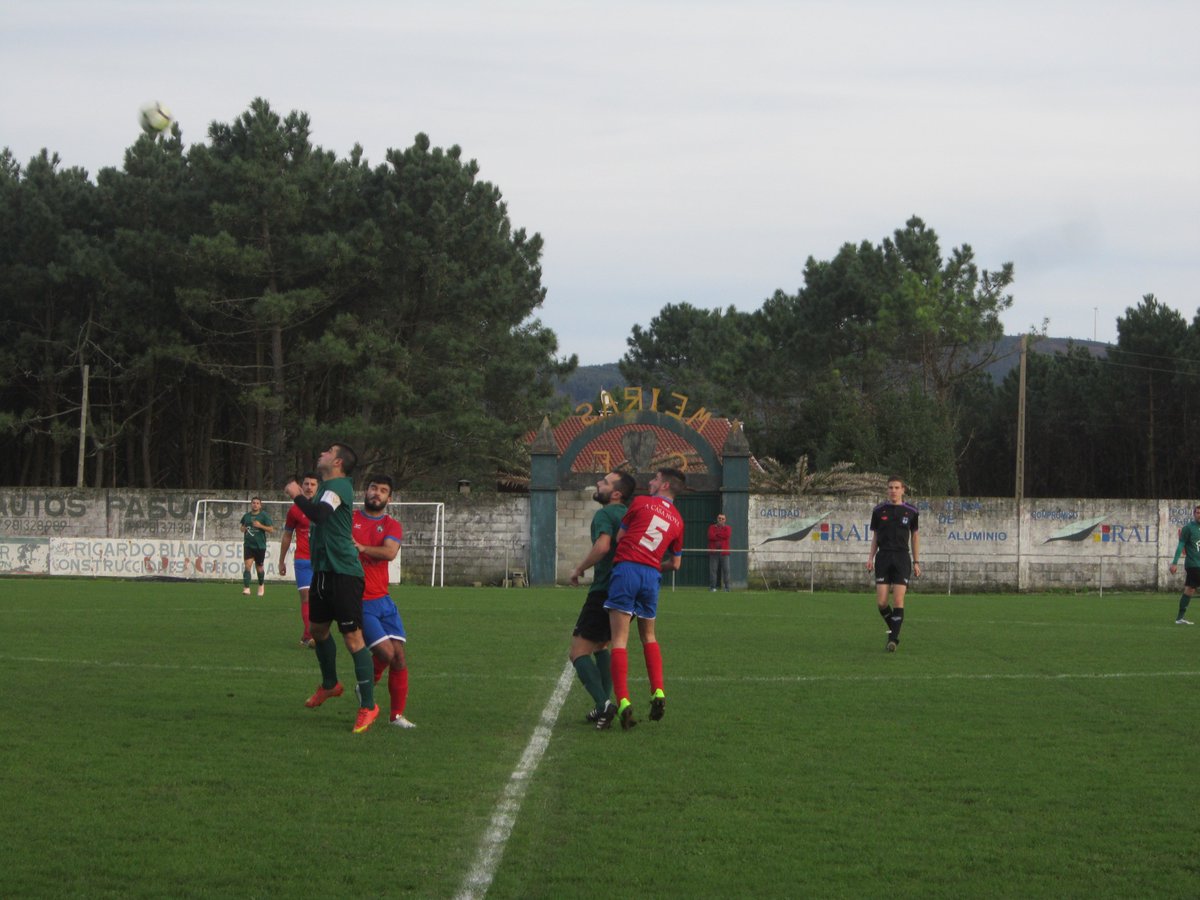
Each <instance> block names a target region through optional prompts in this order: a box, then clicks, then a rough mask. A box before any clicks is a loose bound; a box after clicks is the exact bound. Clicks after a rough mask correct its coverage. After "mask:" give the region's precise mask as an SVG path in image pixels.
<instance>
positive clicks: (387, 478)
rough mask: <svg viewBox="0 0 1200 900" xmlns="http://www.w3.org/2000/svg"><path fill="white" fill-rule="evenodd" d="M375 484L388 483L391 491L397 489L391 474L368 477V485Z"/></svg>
mask: <svg viewBox="0 0 1200 900" xmlns="http://www.w3.org/2000/svg"><path fill="white" fill-rule="evenodd" d="M373 484H386V485H387V488H388V490H389V491H391V490H395V487H396V486H395V485H394V484H393V483H392V476H391V475H372V476H371V477H370V478H368V479H367V487H370V486H371V485H373Z"/></svg>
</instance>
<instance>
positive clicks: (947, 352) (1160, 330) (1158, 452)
mask: <svg viewBox="0 0 1200 900" xmlns="http://www.w3.org/2000/svg"><path fill="white" fill-rule="evenodd" d="M1013 279H1014V269H1013V265H1012V264H1011V263H1003V264H1001V265H1000V266H998V267H996V268H995V270H993V271H988V270H986V269H980V268H979V266H978V264H977V263H976V261H975V255H974V251H973V250H972V249H971V247H970V246H968V245H963V246H962V247H956V248H953V249H952V250H951V251H950V252H949V254H947V255H946V256H944V257H943V254H942V251H941V248H940V245H939V240H938V237H937V234H936V232H934V231H933V230H932V229H931V228H929V227H927V226H926V224H925V223H924V222H923V221H922V220H921V219H920V218H917V217H913V218H911V219H910V220H909V221H908V222H906V223H905V225H904V227H903V228H900V229H897V230H896V231H895V232H894V233H893V234H892V235H891V236H890V237H888V238H885V239H884V240H882V241H881V242H879V243H878V244H875V243H871V242H867V241H864V242H862V243H859V244H849V243H848V244H845V245H844V246H843V247H842V248H841V249H840V250H839V251H838V253H837V254H836V255H835V256H834V257H833V258H832V259H830V260H816V259H813V258H811V257H810V258H809V259H808V261H807V263H806V265H805V269H804V283H803V286H802V287H801V288H800V289H799V290H798V291H797V292H796V293H794V294H788V293H785V292H783V291H777V292H776V293H775V294H774V296H772V297H770V298H769V299H767V300H766V301H765V302H764V303H763V304H762V306H761V307H760V308H758V309H756V310H753V311H751V312H741V311H738V310H737V309H735V308H733V307H729V308H728V309H723V310H722V309H699V308H696V307H694V306H691V305H690V304H687V303H677V304H669V305H667V306H665V307H664V308H663V309H662V310H661V311H660V312H659V314H658V315H657V316H656V317H655V318H654V319H653V320H652V322H651V323H650V325H649V327H648V328H646V329H642V328H640V327H638V326H635V327H634V329H633V332H632V335H631V336H630V337H629V339H628V342H627V343H628V351H627V352H626V354H625V355H624V357H623V358H622V359H621V361H620V367H621V372H622V374H623V375H624V377H625V378H626V380H627V381H628V382H629V383H633V384H639V383H644V384H656V385H663V386H664V387H670V388H671V389H673V390H677V391H679V392H681V393H685V394H689V395H690V396H693V397H697V398H703V400H704V402H705V403H706V405H707V406H708V407H709V408H715V409H717V410H719V411H720V412H721V413H723V414H725V415H728V416H731V417H734V418H738V419H741V420H742V421H743V422H744V426H745V429H746V433H747V436H748V438H749V440H750V446H751V447H752V448H753V450H754V452H755V453H756V454H758V455H760V456H765V457H771V458H772V460H773V461H777V462H778V463H780V464H784V465H785V466H786V465H790V464H795V463H802V464H803V466H804V467H805V468H806V469H807V468H809V467H811V468H812V469H813V470H816V471H832V470H834V469H835V468H836V467H838V466H839V464H842V463H852V464H853V466H854V468H855V469H856V470H858V471H873V472H888V473H896V474H899V475H902V476H903V477H905V478H906V480H907V481H909V482H910V484H911V485H912V486H913V488H914V489H915V490H916V491H917V492H919V493H921V494H925V495H926V496H931V495H932V496H956V495H966V496H1013V495H1014V492H1015V489H1016V468H1017V466H1016V460H1017V440H1018V438H1017V433H1018V413H1019V407H1020V396H1019V395H1020V390H1019V381H1020V378H1019V368H1017V367H1014V368H1013V369H1012V370H1011V371H1010V372H1009V373H1008V374H1007V375H1006V376H1005V377H1004V379H1003V380H1002V381H1001V382H1000V383H996V382H995V381H994V380H993V379H992V377H991V376H990V375H988V374H987V372H986V369H987V367H988V366H989V365H990V364H991V363H993V362H994V361H995V360H996V354H997V352H998V349H997V348H998V343H999V341H1000V339H1001V337H1002V336H1003V330H1002V323H1001V321H1000V314H1001V313H1002V312H1003V311H1005V310H1007V309H1008V308H1009V307H1010V306H1011V304H1012V297H1011V295H1010V294H1009V293H1008V290H1009V288H1010V286H1011V285H1012V283H1013ZM1031 331H1033V330H1032V329H1031ZM1117 334H1118V338H1117V342H1116V344H1115V346H1111V347H1109V348H1108V351H1107V355H1106V357H1097V356H1094V355H1093V354H1092V353H1090V352H1089V351H1088V350H1087V349H1086V348H1084V347H1081V346H1077V345H1071V346H1069V347H1068V349H1067V351H1066V352H1062V353H1052V354H1051V353H1039V352H1037V349H1038V344H1037V337H1038V335H1037V334H1036V333H1034V334H1032V335H1031V340H1030V342H1029V347H1030V352H1029V353H1028V356H1027V366H1026V389H1025V466H1024V476H1025V480H1024V494H1025V496H1030V497H1129V498H1138V497H1191V496H1197V495H1198V494H1200V472H1198V471H1197V467H1196V465H1195V464H1194V462H1193V461H1192V460H1191V458H1190V454H1189V453H1188V447H1189V446H1195V444H1196V440H1197V438H1200V423H1198V422H1197V416H1196V413H1195V412H1194V411H1193V410H1192V405H1193V401H1192V398H1193V397H1195V396H1197V393H1198V392H1197V388H1198V387H1200V316H1198V317H1197V318H1195V319H1193V321H1192V322H1191V323H1188V322H1187V321H1185V320H1184V318H1183V317H1182V316H1180V315H1179V314H1178V313H1177V312H1175V311H1174V310H1172V309H1170V308H1169V307H1166V306H1164V305H1163V304H1161V303H1160V302H1159V301H1158V300H1157V298H1155V297H1154V296H1153V295H1150V294H1148V295H1145V296H1144V297H1142V299H1141V301H1140V302H1139V303H1138V304H1137V305H1136V306H1133V307H1130V308H1128V309H1127V310H1126V311H1125V314H1124V315H1122V316H1121V317H1120V318H1119V319H1118V320H1117Z"/></svg>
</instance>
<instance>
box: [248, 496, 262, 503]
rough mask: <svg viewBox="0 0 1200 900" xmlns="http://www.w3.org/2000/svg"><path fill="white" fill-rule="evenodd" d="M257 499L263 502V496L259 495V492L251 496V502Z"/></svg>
mask: <svg viewBox="0 0 1200 900" xmlns="http://www.w3.org/2000/svg"><path fill="white" fill-rule="evenodd" d="M255 500H257V501H258V502H259V503H262V497H259V496H258V495H257V494H256V495H255V496H253V497H251V498H250V502H251V503H253V502H254V501H255Z"/></svg>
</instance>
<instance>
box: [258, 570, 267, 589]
mask: <svg viewBox="0 0 1200 900" xmlns="http://www.w3.org/2000/svg"><path fill="white" fill-rule="evenodd" d="M266 577H267V573H266V571H264V570H259V573H258V586H259V587H262V586H263V581H265V580H266Z"/></svg>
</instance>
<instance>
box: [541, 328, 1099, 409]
mask: <svg viewBox="0 0 1200 900" xmlns="http://www.w3.org/2000/svg"><path fill="white" fill-rule="evenodd" d="M1072 344H1074V345H1075V346H1077V347H1086V348H1087V349H1088V352H1090V353H1091V354H1092V355H1093V356H1099V357H1101V358H1103V357H1104V356H1107V355H1108V346H1109V345H1108V344H1105V343H1101V342H1100V341H1085V340H1079V339H1076V338H1058V337H1044V338H1038V339H1036V340H1035V341H1034V342H1033V343H1032V345H1031V347H1030V350H1031V352H1034V353H1045V354H1054V353H1065V352H1066V351H1067V347H1068V346H1070V345H1072ZM1020 361H1021V336H1020V335H1008V334H1006V335H1005V336H1004V337H1002V338H1001V339H1000V342H999V344H997V346H996V359H995V361H994V362H992V363H991V365H989V366H988V367H987V373H988V374H989V375H991V376H992V379H993V380H994V381H995V382H996V383H997V384H999V383H1000V382H1001V381H1003V380H1004V377H1005V376H1006V375H1008V373H1009V372H1010V371H1012V370H1013V369H1014V368H1016V367H1017V365H1018V364H1019V363H1020ZM624 386H625V376H623V375H622V374H621V369H620V367H619V366H618V365H617V363H615V362H613V363H602V364H600V365H595V366H580V367H579V368H578V369H576V370H575V372H574V373H573V374H572V375H571V376H570V377H569V378H565V379H563V381H562V383H561V384H560V385H559V392H560V393H562V394H564V395H566V396H567V397H568V398H570V401H571V405H572V406H578V405H579V404H580V403H589V402H592V401H594V400H595V399H596V397H597V396H598V395H599V393H600V389H601V388H604V389H606V390H609V391H615V390H617V389H618V388H621V387H624Z"/></svg>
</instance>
